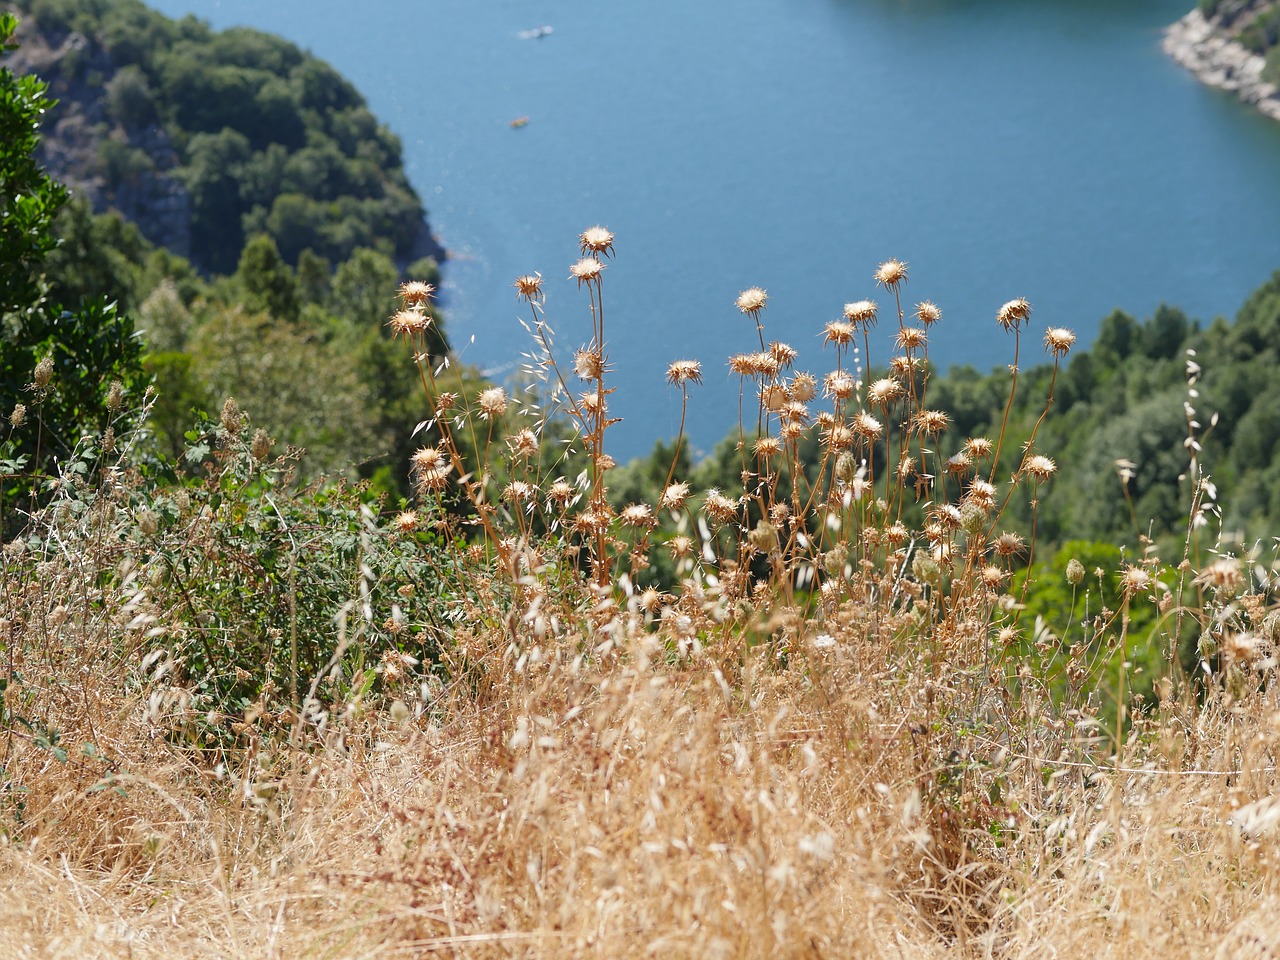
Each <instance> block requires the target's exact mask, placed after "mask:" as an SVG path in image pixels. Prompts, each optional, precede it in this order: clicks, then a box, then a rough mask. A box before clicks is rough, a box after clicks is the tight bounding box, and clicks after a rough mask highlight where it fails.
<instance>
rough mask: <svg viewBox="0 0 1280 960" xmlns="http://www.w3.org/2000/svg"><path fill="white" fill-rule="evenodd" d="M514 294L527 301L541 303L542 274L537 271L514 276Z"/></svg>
mask: <svg viewBox="0 0 1280 960" xmlns="http://www.w3.org/2000/svg"><path fill="white" fill-rule="evenodd" d="M515 288H516V296H518V297H519V298H520V299H522V300H527V301H528V302H529V303H541V302H542V298H543V293H542V275H541V274H537V273H526V274H525V275H524V276H523V277H516V282H515Z"/></svg>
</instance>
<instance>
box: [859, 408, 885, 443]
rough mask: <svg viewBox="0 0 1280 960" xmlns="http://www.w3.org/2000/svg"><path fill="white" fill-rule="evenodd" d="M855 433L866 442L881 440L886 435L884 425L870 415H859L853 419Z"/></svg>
mask: <svg viewBox="0 0 1280 960" xmlns="http://www.w3.org/2000/svg"><path fill="white" fill-rule="evenodd" d="M853 432H854V433H856V434H857V435H858V436H860V437H862V439H864V440H871V441H875V440H879V439H880V437H881V435H882V434H883V433H884V424H882V423H881V422H880V421H879V420H877V419H876V418H875V417H873V416H872V415H871V414H869V413H859V414H857V415H856V416H855V417H854V418H853Z"/></svg>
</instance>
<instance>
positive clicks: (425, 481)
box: [413, 463, 451, 493]
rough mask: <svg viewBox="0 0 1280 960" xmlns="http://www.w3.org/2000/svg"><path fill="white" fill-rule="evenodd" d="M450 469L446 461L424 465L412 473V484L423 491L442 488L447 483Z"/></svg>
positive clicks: (429, 491) (427, 491) (433, 490)
mask: <svg viewBox="0 0 1280 960" xmlns="http://www.w3.org/2000/svg"><path fill="white" fill-rule="evenodd" d="M450 469H451V468H450V466H449V465H448V464H447V463H437V464H436V465H435V466H432V467H424V468H422V469H421V470H418V471H416V472H415V473H414V475H413V482H414V485H415V486H416V487H417V489H418V490H419V491H421V492H423V493H431V492H435V491H438V490H443V489H444V488H445V487H447V486H448V485H449V471H450Z"/></svg>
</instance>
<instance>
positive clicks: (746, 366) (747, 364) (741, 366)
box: [729, 353, 755, 377]
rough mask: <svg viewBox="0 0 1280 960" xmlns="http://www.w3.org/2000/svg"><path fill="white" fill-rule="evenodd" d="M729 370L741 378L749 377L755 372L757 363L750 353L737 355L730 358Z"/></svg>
mask: <svg viewBox="0 0 1280 960" xmlns="http://www.w3.org/2000/svg"><path fill="white" fill-rule="evenodd" d="M729 369H730V370H732V371H733V372H734V373H736V374H737V375H738V376H740V377H749V376H751V374H752V372H753V371H754V370H755V362H754V361H753V360H752V355H751V354H749V353H735V354H734V355H733V356H731V357H730V358H729Z"/></svg>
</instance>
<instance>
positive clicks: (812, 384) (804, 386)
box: [791, 373, 818, 403]
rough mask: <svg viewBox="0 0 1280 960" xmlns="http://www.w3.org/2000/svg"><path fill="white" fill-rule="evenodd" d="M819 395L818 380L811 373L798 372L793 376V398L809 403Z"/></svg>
mask: <svg viewBox="0 0 1280 960" xmlns="http://www.w3.org/2000/svg"><path fill="white" fill-rule="evenodd" d="M817 395H818V381H817V380H816V379H815V378H814V376H813V374H811V373H797V374H796V375H795V376H794V377H792V378H791V399H792V400H798V401H799V402H800V403H808V402H809V401H810V400H812V399H813V398H814V397H815V396H817Z"/></svg>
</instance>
